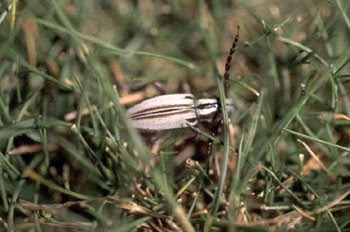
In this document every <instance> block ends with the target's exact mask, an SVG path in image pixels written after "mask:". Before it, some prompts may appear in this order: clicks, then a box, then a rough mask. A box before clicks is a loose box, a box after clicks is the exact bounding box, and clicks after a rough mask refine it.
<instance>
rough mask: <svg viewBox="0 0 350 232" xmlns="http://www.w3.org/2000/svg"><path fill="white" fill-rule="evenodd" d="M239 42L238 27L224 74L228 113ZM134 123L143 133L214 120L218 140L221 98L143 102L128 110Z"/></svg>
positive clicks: (173, 97)
mask: <svg viewBox="0 0 350 232" xmlns="http://www.w3.org/2000/svg"><path fill="white" fill-rule="evenodd" d="M238 40H239V26H237V32H236V36H235V39H234V41H233V43H232V47H231V49H230V52H229V55H228V56H227V59H226V65H225V73H224V91H225V97H226V106H227V111H228V113H230V112H231V111H232V110H233V101H232V99H230V98H229V89H230V86H231V83H230V80H229V76H230V73H229V72H230V68H231V62H232V56H233V54H234V52H235V51H236V46H237V44H238ZM127 113H128V115H129V118H130V119H131V123H132V125H133V126H134V127H135V128H138V129H141V130H144V131H158V130H168V129H176V128H186V127H193V126H196V125H197V124H198V123H199V122H200V121H204V120H208V118H212V123H211V135H212V137H215V136H216V135H217V134H218V132H219V128H220V125H221V124H222V115H221V113H222V109H221V106H220V101H219V99H218V98H203V99H195V98H194V96H193V95H192V94H187V93H183V94H181V93H177V94H166V95H160V96H157V97H154V98H150V99H147V100H144V101H142V102H140V103H139V104H137V105H135V106H133V107H131V108H129V109H128V110H127ZM212 147H213V140H212V139H209V142H208V150H207V167H206V169H207V171H208V169H209V158H210V154H211V151H212Z"/></svg>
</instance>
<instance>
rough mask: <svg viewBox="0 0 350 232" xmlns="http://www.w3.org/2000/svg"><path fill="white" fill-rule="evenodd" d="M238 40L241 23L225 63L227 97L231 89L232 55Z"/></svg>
mask: <svg viewBox="0 0 350 232" xmlns="http://www.w3.org/2000/svg"><path fill="white" fill-rule="evenodd" d="M238 40H239V25H238V26H237V32H236V37H235V40H234V41H233V43H232V47H231V49H230V53H229V55H228V56H227V59H226V64H225V73H224V88H225V95H226V97H228V93H229V90H230V86H231V83H230V69H231V63H232V56H233V54H234V53H235V51H236V47H237V44H238Z"/></svg>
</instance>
